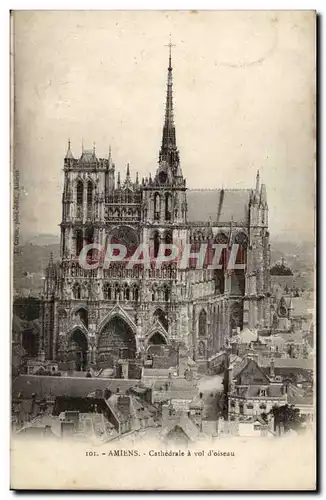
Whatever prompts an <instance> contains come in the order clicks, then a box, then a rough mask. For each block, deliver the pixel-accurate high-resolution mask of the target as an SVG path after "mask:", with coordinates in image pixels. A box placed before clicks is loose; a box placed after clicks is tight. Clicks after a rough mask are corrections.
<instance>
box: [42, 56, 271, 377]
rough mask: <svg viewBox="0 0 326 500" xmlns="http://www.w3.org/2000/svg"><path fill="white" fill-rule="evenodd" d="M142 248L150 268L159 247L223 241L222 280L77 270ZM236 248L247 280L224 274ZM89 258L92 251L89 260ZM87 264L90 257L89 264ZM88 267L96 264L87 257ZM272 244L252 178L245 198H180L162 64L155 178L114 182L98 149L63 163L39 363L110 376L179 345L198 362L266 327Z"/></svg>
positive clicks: (262, 195)
mask: <svg viewBox="0 0 326 500" xmlns="http://www.w3.org/2000/svg"><path fill="white" fill-rule="evenodd" d="M112 242H113V243H123V244H125V245H126V246H127V247H128V252H129V251H130V252H131V253H132V251H133V250H134V249H135V248H137V246H138V245H139V244H146V245H148V246H149V248H150V256H151V258H155V257H156V256H157V253H158V249H159V244H160V243H161V242H165V243H173V244H175V245H177V246H178V247H183V246H184V245H185V244H186V243H187V244H189V243H190V244H191V245H192V247H191V248H192V251H194V252H195V251H198V250H199V249H200V247H201V245H204V244H205V245H206V244H207V245H208V246H207V248H208V249H211V248H212V246H211V245H213V244H216V243H224V244H226V246H227V249H226V250H223V252H222V257H221V262H222V263H223V268H222V269H220V270H216V269H215V270H214V269H213V270H212V269H209V268H208V266H207V265H204V267H203V268H202V269H197V268H196V265H195V263H191V262H190V263H186V264H182V263H181V265H176V264H171V265H165V266H162V268H161V269H156V268H155V267H153V266H150V268H146V266H138V267H134V268H132V269H127V268H126V266H125V265H121V264H119V263H118V262H117V263H115V264H113V265H111V266H110V267H109V268H107V269H105V268H104V266H103V265H100V266H99V267H98V268H96V269H88V270H87V269H84V268H82V267H81V266H80V265H79V263H78V256H79V254H80V252H81V250H82V248H83V247H84V246H85V245H87V244H91V243H97V244H99V245H101V246H102V247H105V248H106V247H107V245H108V244H109V243H112ZM234 243H236V244H238V245H239V248H240V250H239V253H238V255H237V261H236V262H238V263H243V264H245V269H244V270H240V271H237V270H233V271H229V270H227V268H226V267H227V266H226V262H227V257H228V251H229V250H228V249H229V248H231V245H232V244H234ZM93 252H94V250H93ZM90 258H91V259H92V254H91V255H90ZM93 259H95V257H94V254H93ZM269 266H270V246H269V233H268V205H267V196H266V188H265V186H264V185H260V179H259V173H258V174H257V179H256V185H255V187H254V188H253V189H244V190H240V189H234V190H232V189H211V190H188V189H187V187H186V179H185V177H184V176H183V172H182V170H181V166H180V158H179V151H178V149H177V144H176V131H175V125H174V118H173V94H172V65H171V55H170V58H169V67H168V81H167V97H166V109H165V120H164V126H163V134H162V146H161V149H160V152H159V163H158V168H157V170H156V172H155V173H154V175H153V177H152V176H151V175H149V177H148V178H145V179H142V181H140V180H139V178H138V174H136V176H135V179H132V176H131V173H130V167H129V165H128V166H127V168H126V177H125V179H124V180H123V181H122V180H121V179H120V174H118V175H116V171H115V165H114V163H113V161H112V156H111V151H110V154H109V157H108V158H105V159H101V158H97V155H96V151H95V147H94V148H93V149H92V150H84V149H83V151H82V154H81V156H80V158H79V159H76V158H74V156H73V153H72V149H71V145H70V142H69V145H68V150H67V154H66V157H65V159H64V188H63V195H62V222H61V259H60V262H59V263H54V262H53V261H52V259H50V262H49V265H48V268H47V270H46V277H45V278H46V279H45V285H44V295H43V303H42V325H43V326H42V335H41V338H40V345H39V350H40V353H41V352H42V353H45V356H46V358H47V359H52V360H57V361H66V362H69V361H70V362H72V363H73V364H74V367H75V369H78V370H83V369H86V367H87V366H89V365H90V364H91V365H99V364H100V365H101V366H105V365H107V366H108V367H112V366H113V365H114V364H115V363H116V361H117V359H119V358H125V359H131V358H132V359H135V358H136V359H143V358H144V357H145V356H146V351H147V349H148V346H149V345H150V344H152V343H154V344H171V343H172V344H174V345H180V346H182V350H183V351H182V352H183V353H184V355H185V356H190V357H193V359H195V360H197V361H199V362H202V363H205V362H206V360H207V359H208V358H209V356H211V355H212V354H214V353H216V352H219V351H220V350H221V348H222V347H223V345H224V344H225V340H226V338H227V337H229V336H230V335H232V332H234V331H237V330H239V328H240V329H242V328H243V327H249V328H252V327H261V328H269V327H270V276H269Z"/></svg>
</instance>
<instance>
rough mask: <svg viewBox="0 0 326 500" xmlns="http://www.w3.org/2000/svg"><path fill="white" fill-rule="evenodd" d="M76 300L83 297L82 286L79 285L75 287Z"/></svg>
mask: <svg viewBox="0 0 326 500" xmlns="http://www.w3.org/2000/svg"><path fill="white" fill-rule="evenodd" d="M73 293H74V298H75V299H80V297H81V290H80V285H79V284H78V283H76V284H75V286H74V292H73Z"/></svg>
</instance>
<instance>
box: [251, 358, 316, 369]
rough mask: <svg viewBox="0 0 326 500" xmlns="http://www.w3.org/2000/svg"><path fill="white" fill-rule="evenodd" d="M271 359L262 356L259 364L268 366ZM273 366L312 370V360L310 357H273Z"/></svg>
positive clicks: (263, 366)
mask: <svg viewBox="0 0 326 500" xmlns="http://www.w3.org/2000/svg"><path fill="white" fill-rule="evenodd" d="M270 363H271V360H270V359H266V358H262V359H261V360H260V361H259V366H261V367H262V368H265V367H270ZM274 367H275V368H299V369H302V370H313V368H314V362H313V359H311V358H307V359H304V358H275V359H274Z"/></svg>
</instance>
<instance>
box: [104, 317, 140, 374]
mask: <svg viewBox="0 0 326 500" xmlns="http://www.w3.org/2000/svg"><path fill="white" fill-rule="evenodd" d="M136 351H137V348H136V339H135V335H134V332H133V331H132V329H131V327H130V326H129V325H128V323H126V321H125V320H124V319H123V318H120V317H119V316H115V317H114V318H112V319H111V320H110V321H109V322H108V323H107V324H106V325H105V326H104V328H103V329H102V331H101V333H100V337H99V342H98V355H99V359H100V360H101V363H103V362H105V363H106V364H107V366H108V367H110V368H113V366H114V364H115V362H116V361H117V360H118V359H134V358H135V357H136Z"/></svg>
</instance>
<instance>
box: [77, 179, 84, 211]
mask: <svg viewBox="0 0 326 500" xmlns="http://www.w3.org/2000/svg"><path fill="white" fill-rule="evenodd" d="M76 194H77V205H78V206H81V205H82V204H83V201H84V185H83V183H82V181H80V180H79V181H78V182H77V193H76Z"/></svg>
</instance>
